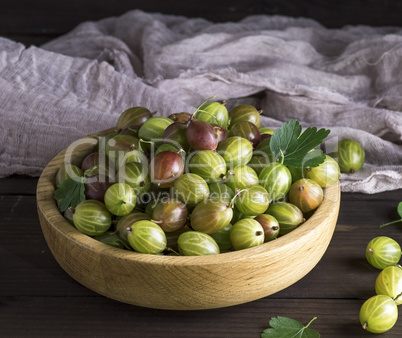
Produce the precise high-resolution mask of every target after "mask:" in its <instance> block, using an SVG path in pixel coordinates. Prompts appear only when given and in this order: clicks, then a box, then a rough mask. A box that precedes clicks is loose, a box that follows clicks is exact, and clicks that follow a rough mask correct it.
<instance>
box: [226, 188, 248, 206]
mask: <svg viewBox="0 0 402 338" xmlns="http://www.w3.org/2000/svg"><path fill="white" fill-rule="evenodd" d="M245 190H247V189H241V190H240V189H239V190H238V191H237V192H236V194H235V195H234V196H233V198H232V199H231V201H230V203H229V205H228V207H231V208H233V207H234V201H235V199H236V197H237V196H240V194H241V193H242V192H243V191H245Z"/></svg>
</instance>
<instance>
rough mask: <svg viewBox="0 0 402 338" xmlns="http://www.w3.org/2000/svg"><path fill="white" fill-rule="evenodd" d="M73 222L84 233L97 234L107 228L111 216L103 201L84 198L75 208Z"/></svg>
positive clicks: (109, 224) (110, 223)
mask: <svg viewBox="0 0 402 338" xmlns="http://www.w3.org/2000/svg"><path fill="white" fill-rule="evenodd" d="M73 222H74V226H75V227H76V228H77V229H78V230H79V231H80V232H82V233H84V234H85V235H88V236H97V235H101V234H103V233H104V232H106V231H107V230H109V228H110V226H111V225H112V218H111V215H110V212H109V211H108V210H107V208H106V206H105V205H104V204H103V203H101V202H99V201H97V200H85V201H83V202H81V203H80V204H78V205H77V207H76V208H75V210H74V215H73Z"/></svg>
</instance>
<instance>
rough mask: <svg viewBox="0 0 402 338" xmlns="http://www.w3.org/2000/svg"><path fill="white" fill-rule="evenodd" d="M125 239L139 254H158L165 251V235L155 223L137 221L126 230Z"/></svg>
mask: <svg viewBox="0 0 402 338" xmlns="http://www.w3.org/2000/svg"><path fill="white" fill-rule="evenodd" d="M127 238H128V242H129V243H130V245H131V247H132V248H133V249H134V250H135V251H137V252H141V253H146V254H159V253H161V252H162V251H163V250H165V249H166V244H167V240H166V235H165V233H164V231H163V230H162V228H161V227H160V226H159V225H158V224H156V223H155V222H152V221H148V220H141V221H137V222H135V223H134V224H132V225H131V227H129V229H127Z"/></svg>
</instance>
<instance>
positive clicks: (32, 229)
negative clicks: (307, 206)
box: [0, 177, 402, 338]
mask: <svg viewBox="0 0 402 338" xmlns="http://www.w3.org/2000/svg"><path fill="white" fill-rule="evenodd" d="M29 180H30V181H31V183H28V182H27V181H29ZM36 182H37V178H26V177H22V178H21V182H19V180H18V178H17V177H14V178H13V179H12V180H8V179H1V180H0V187H1V188H2V192H1V193H0V218H1V224H2V226H1V227H0V271H6V273H2V276H1V278H0V337H33V336H41V337H55V336H58V337H61V336H64V337H66V336H68V337H72V336H74V337H106V336H107V337H110V336H113V335H114V336H119V337H126V336H130V337H139V338H148V337H152V338H158V337H164V338H170V337H172V338H173V337H174V338H188V337H189V336H191V337H200V338H210V337H214V338H215V337H220V338H226V337H227V338H229V337H230V338H233V337H235V338H237V337H238V338H240V337H241V338H244V337H247V338H249V337H250V338H253V337H255V338H258V337H259V336H260V333H261V332H262V330H263V329H264V328H266V327H268V322H269V319H270V318H271V317H274V316H278V315H281V316H287V317H291V318H294V319H296V320H299V321H301V322H302V323H307V322H308V321H309V320H310V319H311V318H312V317H314V316H318V319H317V320H316V321H315V322H314V324H313V326H312V327H313V328H314V329H316V330H317V331H318V332H320V333H321V335H322V337H325V338H327V337H329V338H332V337H334V338H339V337H369V336H370V335H369V334H368V333H366V332H364V331H363V330H361V329H360V327H359V324H358V312H359V310H360V306H361V305H362V304H363V302H364V300H365V299H367V298H369V297H371V296H372V295H374V292H375V291H374V281H375V278H376V277H377V275H378V273H379V270H377V269H375V268H373V267H371V266H370V265H369V264H368V263H367V261H366V260H365V257H364V251H365V246H366V245H367V243H368V241H369V240H371V239H372V238H373V237H374V236H380V235H386V236H390V237H392V238H394V239H395V240H397V241H399V242H400V243H402V223H401V224H400V225H398V224H395V225H393V226H390V227H387V228H383V229H379V228H378V226H379V224H382V223H384V222H388V221H391V220H394V219H396V216H395V214H394V211H395V209H396V205H397V204H398V202H399V200H400V196H402V191H401V190H399V191H390V192H384V193H380V194H375V195H365V194H357V193H353V194H352V193H343V194H342V201H341V208H340V214H339V218H338V224H337V226H336V229H335V233H334V235H333V238H332V240H331V243H330V245H329V247H328V249H327V251H326V253H325V255H324V256H323V258H322V259H321V260H320V262H319V263H318V264H317V266H316V267H315V268H314V269H313V270H312V271H311V272H310V273H309V274H307V275H306V276H305V277H304V278H302V279H301V280H299V281H298V282H297V283H295V284H293V285H292V286H290V287H288V288H286V289H284V290H282V291H280V292H278V293H276V294H273V295H271V296H268V297H264V298H262V299H259V300H256V301H253V302H250V303H246V304H242V305H237V306H233V307H228V308H221V309H214V310H206V311H171V310H154V309H147V308H143V307H137V306H133V305H128V304H124V303H121V302H117V301H114V300H111V299H109V298H106V297H103V296H100V295H98V294H96V293H95V292H93V291H91V290H89V289H88V288H86V287H84V286H82V285H81V284H79V283H78V282H76V281H75V280H74V279H72V278H71V277H70V276H69V275H68V274H66V273H65V272H64V271H63V270H62V268H61V267H60V265H59V264H58V263H57V262H56V261H55V259H54V258H53V256H52V254H51V253H50V250H49V248H48V246H47V244H46V241H45V240H44V237H43V234H42V231H41V227H40V224H39V220H38V216H37V211H36V199H35V197H34V196H32V194H30V192H29V190H28V191H27V192H28V195H25V194H24V193H23V190H24V187H27V186H34V185H35V184H36ZM13 191H19V194H18V195H14V194H10V192H13ZM400 330H402V321H401V320H400V319H399V320H398V322H397V324H396V326H395V327H394V328H393V329H392V330H391V331H389V332H387V333H385V334H382V335H381V337H384V338H388V337H399V336H400Z"/></svg>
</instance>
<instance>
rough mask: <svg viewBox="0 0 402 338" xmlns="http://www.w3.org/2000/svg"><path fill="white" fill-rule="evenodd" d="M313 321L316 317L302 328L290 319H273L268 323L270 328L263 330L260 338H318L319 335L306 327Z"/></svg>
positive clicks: (301, 325) (298, 323)
mask: <svg viewBox="0 0 402 338" xmlns="http://www.w3.org/2000/svg"><path fill="white" fill-rule="evenodd" d="M315 319H317V317H314V318H313V319H312V320H311V321H310V322H309V323H308V324H307V325H306V326H304V325H303V324H301V323H300V322H298V321H296V320H294V319H291V318H286V317H280V316H278V317H276V318H275V317H273V318H271V320H270V322H269V325H270V326H271V328H268V329H265V330H264V331H263V333H262V334H261V338H285V337H286V338H319V337H320V334H319V333H318V332H317V331H314V330H313V329H310V328H309V327H308V326H309V325H310V324H311V323H312V322H313V321H314V320H315Z"/></svg>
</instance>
